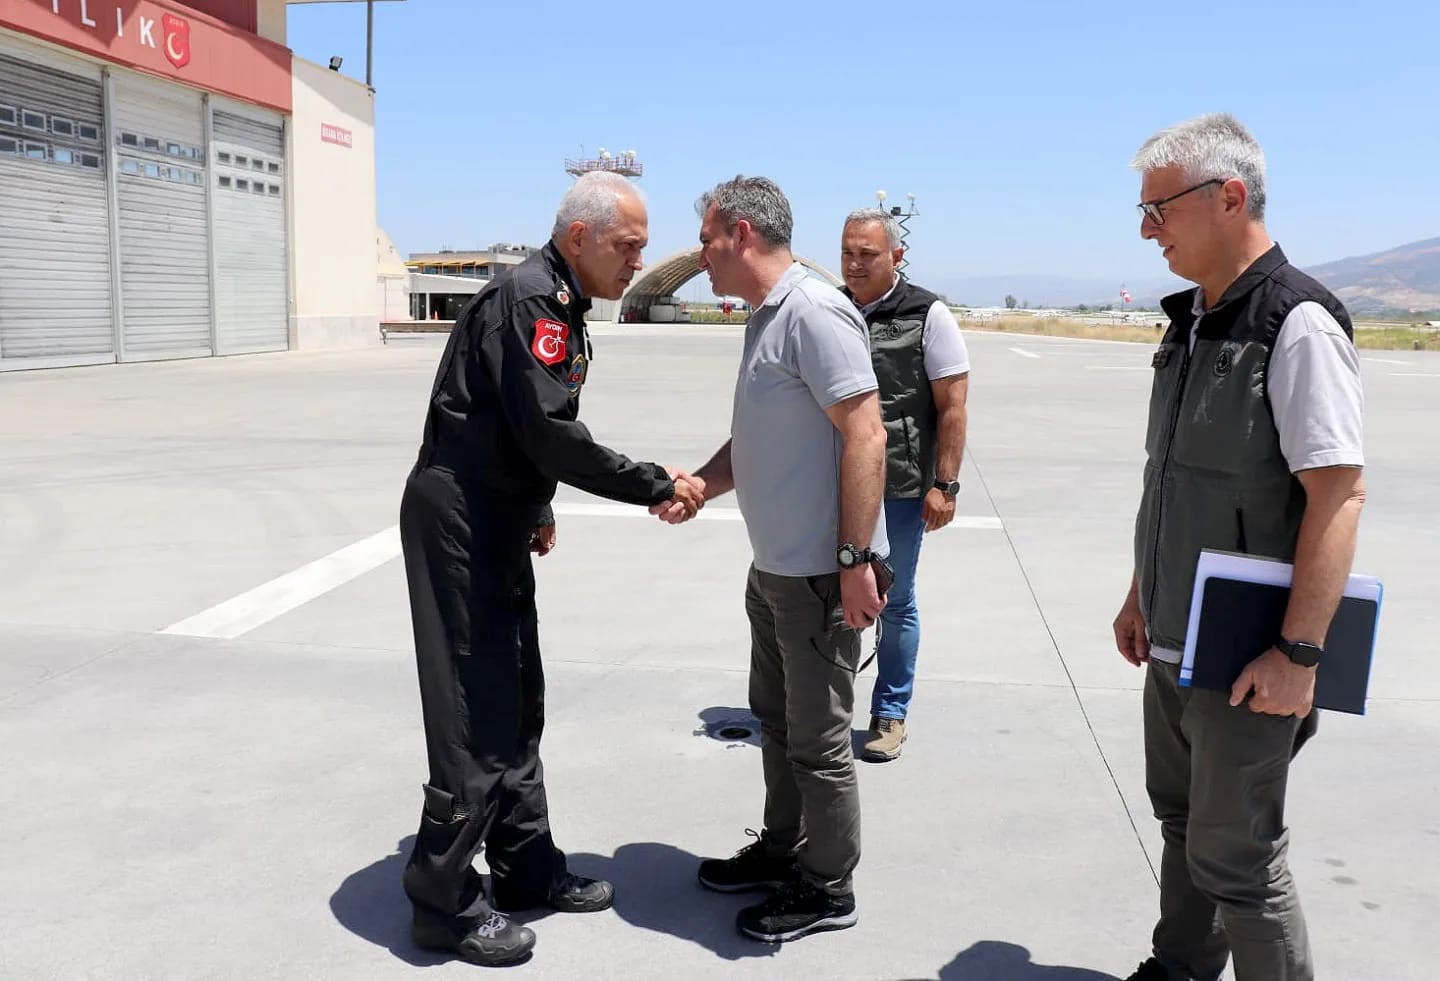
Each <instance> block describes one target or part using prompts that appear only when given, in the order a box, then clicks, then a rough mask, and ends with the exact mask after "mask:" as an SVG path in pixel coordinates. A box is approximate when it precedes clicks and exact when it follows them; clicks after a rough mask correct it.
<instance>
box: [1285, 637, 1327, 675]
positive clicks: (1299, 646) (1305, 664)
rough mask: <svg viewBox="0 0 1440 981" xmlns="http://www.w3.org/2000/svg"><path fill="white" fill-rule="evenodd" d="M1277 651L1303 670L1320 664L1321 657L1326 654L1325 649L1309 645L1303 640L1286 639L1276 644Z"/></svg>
mask: <svg viewBox="0 0 1440 981" xmlns="http://www.w3.org/2000/svg"><path fill="white" fill-rule="evenodd" d="M1275 649H1276V650H1277V651H1279V652H1280V653H1281V654H1284V655H1285V656H1286V657H1288V658H1289V659H1290V660H1292V661H1294V662H1295V663H1296V664H1298V665H1300V666H1301V667H1302V668H1313V667H1314V666H1315V665H1317V664H1319V663H1320V655H1322V654H1324V653H1325V649H1324V648H1322V647H1319V646H1317V645H1315V644H1307V643H1306V642H1305V641H1303V640H1294V641H1291V640H1286V639H1285V638H1284V637H1281V638H1280V639H1279V640H1277V641H1276V642H1275Z"/></svg>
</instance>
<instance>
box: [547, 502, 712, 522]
mask: <svg viewBox="0 0 1440 981" xmlns="http://www.w3.org/2000/svg"><path fill="white" fill-rule="evenodd" d="M551 510H553V511H554V512H555V517H557V518H559V517H566V516H569V517H575V518H649V519H650V520H651V521H655V520H658V519H656V518H655V516H654V515H652V514H651V513H650V509H649V508H645V507H641V506H639V505H638V504H598V503H597V504H554V505H551ZM695 517H696V518H697V519H699V518H705V519H707V520H710V521H739V520H740V509H739V508H723V507H708V508H705V509H704V510H702V511H701V512H700V513H699V514H697V515H696V516H695Z"/></svg>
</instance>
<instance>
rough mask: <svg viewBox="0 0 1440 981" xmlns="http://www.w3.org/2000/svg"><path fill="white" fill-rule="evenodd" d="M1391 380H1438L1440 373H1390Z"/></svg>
mask: <svg viewBox="0 0 1440 981" xmlns="http://www.w3.org/2000/svg"><path fill="white" fill-rule="evenodd" d="M1390 377H1391V378H1440V371H1392V372H1390Z"/></svg>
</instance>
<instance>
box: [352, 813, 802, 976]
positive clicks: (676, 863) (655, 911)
mask: <svg viewBox="0 0 1440 981" xmlns="http://www.w3.org/2000/svg"><path fill="white" fill-rule="evenodd" d="M414 845H415V836H414V835H410V836H408V837H406V838H402V839H401V840H400V842H399V844H397V845H396V847H395V852H394V853H393V854H391V855H387V856H386V857H385V858H382V859H380V860H379V861H377V862H373V863H371V864H370V865H367V866H365V867H364V868H363V869H360V870H359V871H358V872H354V873H352V874H350V875H348V876H346V878H345V881H344V882H342V883H341V884H340V887H339V888H338V889H336V890H335V893H334V895H332V896H331V897H330V911H331V912H332V913H333V914H334V915H335V919H336V920H337V921H338V922H339V923H340V925H341V926H343V927H345V929H347V930H349V931H350V932H351V933H353V934H355V935H356V936H357V937H360V938H361V939H363V940H368V941H369V942H370V943H372V944H375V945H376V946H377V947H384V948H386V949H387V950H389V951H390V952H391V953H392V954H394V955H395V956H396V957H397V958H399V959H400V960H402V961H404V962H405V963H407V964H410V965H413V966H415V967H433V966H435V965H437V964H443V963H446V962H447V961H450V960H452V959H453V958H452V957H451V956H450V955H449V954H445V953H438V952H433V951H427V950H422V949H420V948H419V947H416V946H415V944H414V943H413V942H412V941H411V939H410V900H409V899H407V898H406V896H405V890H404V888H403V887H402V885H401V876H402V874H403V873H404V871H405V863H406V861H408V860H409V857H410V850H411V849H412V848H413V847H414ZM568 859H569V861H568V864H569V867H570V871H572V872H574V873H576V874H578V875H588V876H591V877H593V878H597V879H608V880H609V881H610V882H612V883H614V885H615V907H614V909H615V915H616V916H618V917H619V918H620V919H621V920H623V921H624V924H625V925H626V926H628V927H638V928H640V929H642V930H651V931H654V932H656V933H664V934H669V935H670V936H673V937H678V938H680V939H681V940H688V941H690V942H691V943H694V944H698V945H699V946H701V947H704V948H706V949H707V950H709V951H711V952H713V953H714V954H715V955H716V956H718V957H721V958H723V959H725V960H727V961H735V960H741V959H743V958H747V957H769V956H772V955H773V954H774V953H775V951H776V950H777V948H776V947H775V946H773V945H770V944H763V943H758V942H756V941H754V940H748V939H746V938H745V937H742V936H740V935H739V934H738V933H737V932H736V931H735V914H736V913H737V912H739V910H740V908H741V907H743V906H748V905H750V904H751V903H755V902H759V901H760V900H761V899H762V898H763V894H760V893H756V894H739V895H734V896H725V895H720V894H718V893H712V892H709V891H708V890H706V889H705V888H703V887H702V886H701V885H700V884H699V883H698V882H697V881H696V880H695V871H696V869H697V868H698V867H699V865H700V858H699V857H698V856H696V855H692V854H691V853H690V852H687V851H684V850H683V849H680V848H676V847H675V846H674V845H666V844H662V843H660V842H636V843H633V844H629V845H622V846H620V848H618V849H616V851H615V854H614V855H613V856H611V857H606V856H603V855H594V854H583V853H582V854H575V855H570V856H569V857H568ZM486 878H487V879H488V878H489V877H488V876H487V877H486ZM556 915H560V914H557V913H553V912H539V911H532V912H528V913H524V914H520V915H517V916H516V917H515V919H516V920H517V921H519V922H521V923H526V924H529V923H534V922H536V921H537V920H542V919H545V918H546V917H548V916H556ZM595 915H600V916H604V915H606V914H603V913H601V914H595ZM626 926H620V927H618V929H625V928H626Z"/></svg>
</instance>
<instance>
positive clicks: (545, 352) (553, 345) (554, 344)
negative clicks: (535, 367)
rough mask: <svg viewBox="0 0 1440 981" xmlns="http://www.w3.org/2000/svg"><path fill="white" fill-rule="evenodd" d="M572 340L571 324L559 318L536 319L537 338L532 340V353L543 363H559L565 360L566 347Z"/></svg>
mask: <svg viewBox="0 0 1440 981" xmlns="http://www.w3.org/2000/svg"><path fill="white" fill-rule="evenodd" d="M569 340H570V325H569V324H562V323H560V322H559V321H558V320H544V319H541V320H537V321H535V339H534V340H532V341H531V342H530V353H531V354H533V355H535V357H536V359H537V360H539V362H540V363H541V364H550V365H554V364H559V363H560V362H561V361H564V360H565V349H566V347H567V345H568V342H569Z"/></svg>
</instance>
